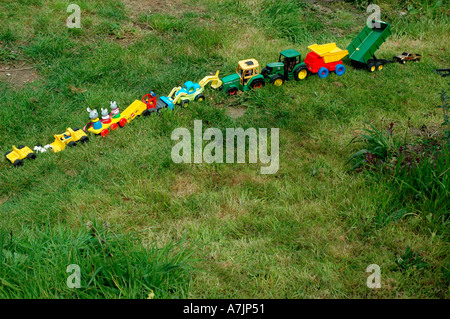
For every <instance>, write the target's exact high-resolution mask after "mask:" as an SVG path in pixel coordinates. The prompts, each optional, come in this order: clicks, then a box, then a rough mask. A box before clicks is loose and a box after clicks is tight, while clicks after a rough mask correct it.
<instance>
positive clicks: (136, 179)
mask: <svg viewBox="0 0 450 319" xmlns="http://www.w3.org/2000/svg"><path fill="white" fill-rule="evenodd" d="M70 3H76V4H78V5H79V6H80V7H81V25H82V27H81V29H68V28H67V26H66V25H65V20H66V19H67V17H68V16H69V15H70V13H67V12H66V9H67V6H68V5H69V4H70ZM378 4H379V5H380V7H381V18H382V19H383V20H384V21H387V22H389V23H391V28H392V32H393V34H392V35H391V36H390V37H389V38H388V40H387V42H385V43H384V44H383V45H382V46H381V48H380V50H379V51H378V52H377V57H378V58H392V57H393V56H394V55H397V54H400V53H402V52H404V51H408V52H413V53H420V54H422V56H423V58H422V61H421V62H420V63H414V62H411V63H407V64H405V65H400V64H388V65H386V67H385V68H384V69H383V70H382V71H380V72H375V73H369V72H367V71H365V70H356V69H354V68H352V67H351V66H350V62H349V60H348V59H345V60H344V64H345V66H346V68H347V72H346V73H345V74H344V75H343V76H342V77H338V76H336V75H335V74H330V75H329V77H328V78H326V79H319V78H318V77H317V76H310V77H309V78H308V79H306V80H305V81H303V82H296V81H292V82H287V83H286V84H285V85H283V86H282V87H274V86H272V85H269V84H268V85H266V86H265V87H264V88H263V89H261V90H258V91H255V92H253V91H252V92H245V93H243V94H238V95H237V96H233V97H228V96H226V95H225V94H224V93H223V92H219V91H214V90H212V89H210V88H209V87H208V88H207V89H206V91H205V95H206V101H205V102H203V103H191V104H190V105H189V107H188V108H186V109H179V108H177V109H176V110H174V111H173V112H165V113H163V114H160V115H158V116H155V117H138V118H137V119H136V120H135V121H133V122H132V123H130V125H129V126H126V127H125V128H124V129H122V130H120V131H115V132H113V133H112V134H110V135H109V136H107V137H106V138H101V137H97V136H93V135H90V142H89V143H87V144H85V145H82V146H81V145H80V146H77V147H75V148H67V149H66V150H64V151H63V152H60V153H44V154H42V155H39V156H38V158H37V159H36V160H35V161H26V162H25V165H24V166H23V167H20V168H14V167H12V165H11V163H9V162H8V161H6V160H2V161H0V214H1V225H0V261H1V264H0V297H2V298H11V297H15V298H20V297H26V298H61V297H62V298H112V297H123V298H147V297H148V295H149V294H152V291H153V293H154V297H155V298H173V297H181V298H186V297H187V298H448V297H449V296H450V295H449V283H450V268H449V264H450V258H449V241H448V239H449V237H448V235H449V233H448V231H449V224H448V217H449V212H448V210H447V208H448V207H449V204H448V202H449V201H450V199H449V185H448V184H446V182H448V180H449V179H448V174H449V171H448V170H443V171H442V172H441V171H436V172H435V171H433V170H431V171H430V174H434V175H433V176H435V175H439V174H440V175H439V178H441V177H442V176H446V179H443V180H444V183H442V182H441V184H442V185H441V186H440V187H441V188H440V189H441V190H440V191H439V193H438V194H437V195H436V196H435V197H427V196H418V197H417V196H416V197H413V198H412V199H410V198H409V197H408V198H406V197H403V196H402V194H403V193H401V192H400V190H399V188H397V187H396V186H395V185H394V184H392V185H391V184H390V182H389V178H388V177H386V175H380V174H376V173H373V172H372V173H371V172H370V171H368V170H363V171H361V172H355V171H350V170H349V169H350V166H349V164H348V163H347V161H348V159H349V158H350V156H351V155H352V154H353V153H355V152H356V151H357V150H358V149H359V148H358V145H355V144H349V143H350V141H351V140H352V138H354V137H355V136H357V135H358V134H360V133H361V132H362V131H361V128H363V127H364V126H366V127H367V124H365V123H371V124H372V125H374V126H375V127H377V128H378V129H379V130H386V129H387V128H388V127H389V125H390V123H391V122H392V123H394V127H393V129H394V132H395V134H397V136H400V137H401V140H402V141H407V142H408V143H413V142H415V141H416V140H417V139H419V138H421V136H419V134H414V129H415V130H416V131H420V129H421V128H423V127H426V130H428V131H430V132H432V133H430V134H431V135H432V136H431V138H432V139H435V140H437V139H438V138H440V137H441V136H443V134H444V128H443V127H442V126H441V123H442V122H443V116H442V110H440V109H438V108H436V106H437V105H439V103H440V92H441V91H442V89H445V90H448V80H447V79H448V78H447V79H446V78H442V77H440V76H438V75H437V74H435V73H433V72H432V70H433V69H436V68H447V67H449V62H450V54H449V51H448V48H449V47H450V37H449V35H448V30H449V26H450V23H449V10H450V7H449V6H448V3H446V2H445V1H432V0H428V1H416V0H408V1H394V0H388V1H379V2H378ZM366 6H367V3H366V1H347V2H344V1H272V0H243V1H237V0H221V1H214V0H189V1H179V0H171V1H157V0H154V1H151V0H147V1H138V0H122V1H119V0H91V1H88V0H77V1H62V0H55V1H47V0H33V1H29V0H27V1H25V0H20V1H16V0H3V1H1V3H0V21H1V24H0V70H3V71H2V72H0V132H1V133H0V146H1V149H2V152H3V153H4V152H6V151H8V150H10V149H11V147H12V145H16V146H18V145H19V144H24V145H27V146H29V147H30V148H33V147H34V146H35V145H36V144H37V143H41V144H43V145H44V144H47V143H51V142H52V141H53V139H54V138H53V135H54V134H60V133H62V132H64V131H65V129H66V128H67V127H72V128H74V127H83V126H84V124H85V123H87V122H88V112H86V108H87V107H90V108H92V109H93V108H97V109H98V110H99V109H100V108H101V107H103V108H106V107H109V101H117V103H118V105H119V106H120V107H121V109H124V108H125V107H127V106H128V105H129V104H131V103H132V102H133V101H134V100H136V99H141V97H142V96H143V95H144V94H146V93H148V91H150V90H153V91H155V93H157V94H158V95H167V94H168V93H169V92H170V90H171V89H172V88H173V87H174V86H179V85H181V84H183V83H184V82H185V81H188V80H191V81H194V82H197V81H199V80H200V79H201V78H203V77H204V76H206V75H210V74H214V73H215V71H216V70H220V76H222V77H223V76H225V75H228V74H231V73H233V72H235V69H236V66H237V62H238V60H242V59H247V58H255V59H257V60H258V61H259V63H260V64H261V66H265V65H266V64H267V63H269V62H274V61H275V60H277V59H278V54H279V52H280V51H281V50H284V49H288V48H294V49H296V50H298V51H299V52H301V54H302V57H304V56H305V55H306V53H307V52H308V49H307V47H308V46H309V45H311V44H314V43H318V44H323V43H329V42H336V43H337V45H338V46H339V47H341V48H345V47H346V46H347V45H348V44H349V43H350V42H351V40H352V39H353V38H354V37H355V36H356V35H357V34H358V33H359V31H360V30H361V29H362V28H363V26H364V24H365V23H366V19H367V16H368V14H367V13H366ZM5 70H6V71H5ZM8 74H9V75H8ZM195 119H201V120H203V128H204V129H206V128H208V127H216V128H220V129H221V130H225V128H238V127H243V128H244V129H246V128H250V127H254V128H280V168H279V170H278V172H277V173H276V174H273V175H261V174H260V166H261V165H260V164H237V163H236V164H176V163H174V162H173V161H172V159H171V155H170V154H171V149H172V146H173V145H175V142H174V141H172V140H171V138H170V136H171V132H172V131H173V130H174V129H175V128H178V127H186V128H188V129H189V130H190V131H192V130H193V125H194V120H195ZM3 153H2V154H3ZM443 165H444V168H445V165H446V166H447V167H448V161H447V162H445V163H444V164H443ZM408 176H409V175H408ZM397 191H398V194H400V195H399V196H397V197H395V194H396V192H397ZM419 191H421V189H420V187H419ZM435 198H437V199H435ZM438 202H439V205H437V204H436V203H438ZM433 203H434V204H435V205H433ZM394 206H395V207H394ZM394 208H395V212H402V213H401V214H400V215H398V214H396V215H395V214H394V215H392V212H393V209H394ZM69 264H78V265H80V267H81V276H82V280H81V285H82V287H81V288H79V289H69V288H68V287H67V286H66V278H67V276H69V273H67V272H66V267H67V266H68V265H69ZM370 264H377V265H379V266H380V267H381V288H380V289H369V288H368V287H367V286H366V280H367V277H368V275H369V274H368V273H366V268H367V266H369V265H370Z"/></svg>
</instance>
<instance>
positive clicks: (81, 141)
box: [80, 136, 89, 144]
mask: <svg viewBox="0 0 450 319" xmlns="http://www.w3.org/2000/svg"><path fill="white" fill-rule="evenodd" d="M87 142H89V137H87V136H82V137H81V138H80V143H82V144H84V143H87Z"/></svg>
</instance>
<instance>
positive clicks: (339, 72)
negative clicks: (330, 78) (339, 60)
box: [334, 64, 345, 76]
mask: <svg viewBox="0 0 450 319" xmlns="http://www.w3.org/2000/svg"><path fill="white" fill-rule="evenodd" d="M334 73H336V75H339V76H341V75H342V74H344V73H345V66H343V65H342V64H338V65H336V69H335V70H334Z"/></svg>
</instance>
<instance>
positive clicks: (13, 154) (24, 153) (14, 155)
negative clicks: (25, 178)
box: [5, 145, 36, 166]
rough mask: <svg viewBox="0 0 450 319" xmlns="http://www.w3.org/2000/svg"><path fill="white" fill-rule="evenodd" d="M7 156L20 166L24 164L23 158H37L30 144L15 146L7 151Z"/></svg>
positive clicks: (15, 164)
mask: <svg viewBox="0 0 450 319" xmlns="http://www.w3.org/2000/svg"><path fill="white" fill-rule="evenodd" d="M5 157H6V159H7V160H9V161H10V162H11V163H12V164H13V165H14V166H20V165H22V164H23V159H25V158H26V159H35V158H36V154H35V153H34V152H33V151H32V150H31V149H30V148H29V147H28V146H25V145H19V147H15V146H13V150H12V151H10V152H7V153H6V154H5Z"/></svg>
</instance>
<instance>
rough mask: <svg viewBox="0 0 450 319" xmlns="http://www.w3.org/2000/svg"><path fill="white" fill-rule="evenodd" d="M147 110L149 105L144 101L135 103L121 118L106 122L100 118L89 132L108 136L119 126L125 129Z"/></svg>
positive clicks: (122, 113) (94, 122)
mask: <svg viewBox="0 0 450 319" xmlns="http://www.w3.org/2000/svg"><path fill="white" fill-rule="evenodd" d="M146 110H147V104H145V103H144V102H142V101H138V100H136V101H134V102H133V103H132V104H131V105H130V106H129V107H127V108H126V109H125V110H124V111H123V112H121V113H120V116H118V117H114V118H110V119H109V120H106V121H101V120H99V119H98V118H97V119H95V120H94V121H93V125H92V126H91V127H89V129H88V131H89V132H91V133H94V134H100V135H101V136H103V137H104V136H106V135H108V134H109V130H110V129H111V130H116V129H117V128H118V127H119V126H120V127H124V126H125V125H126V124H127V123H129V122H131V121H132V120H134V118H135V117H136V116H138V115H141V114H142V113H143V112H144V111H146Z"/></svg>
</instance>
